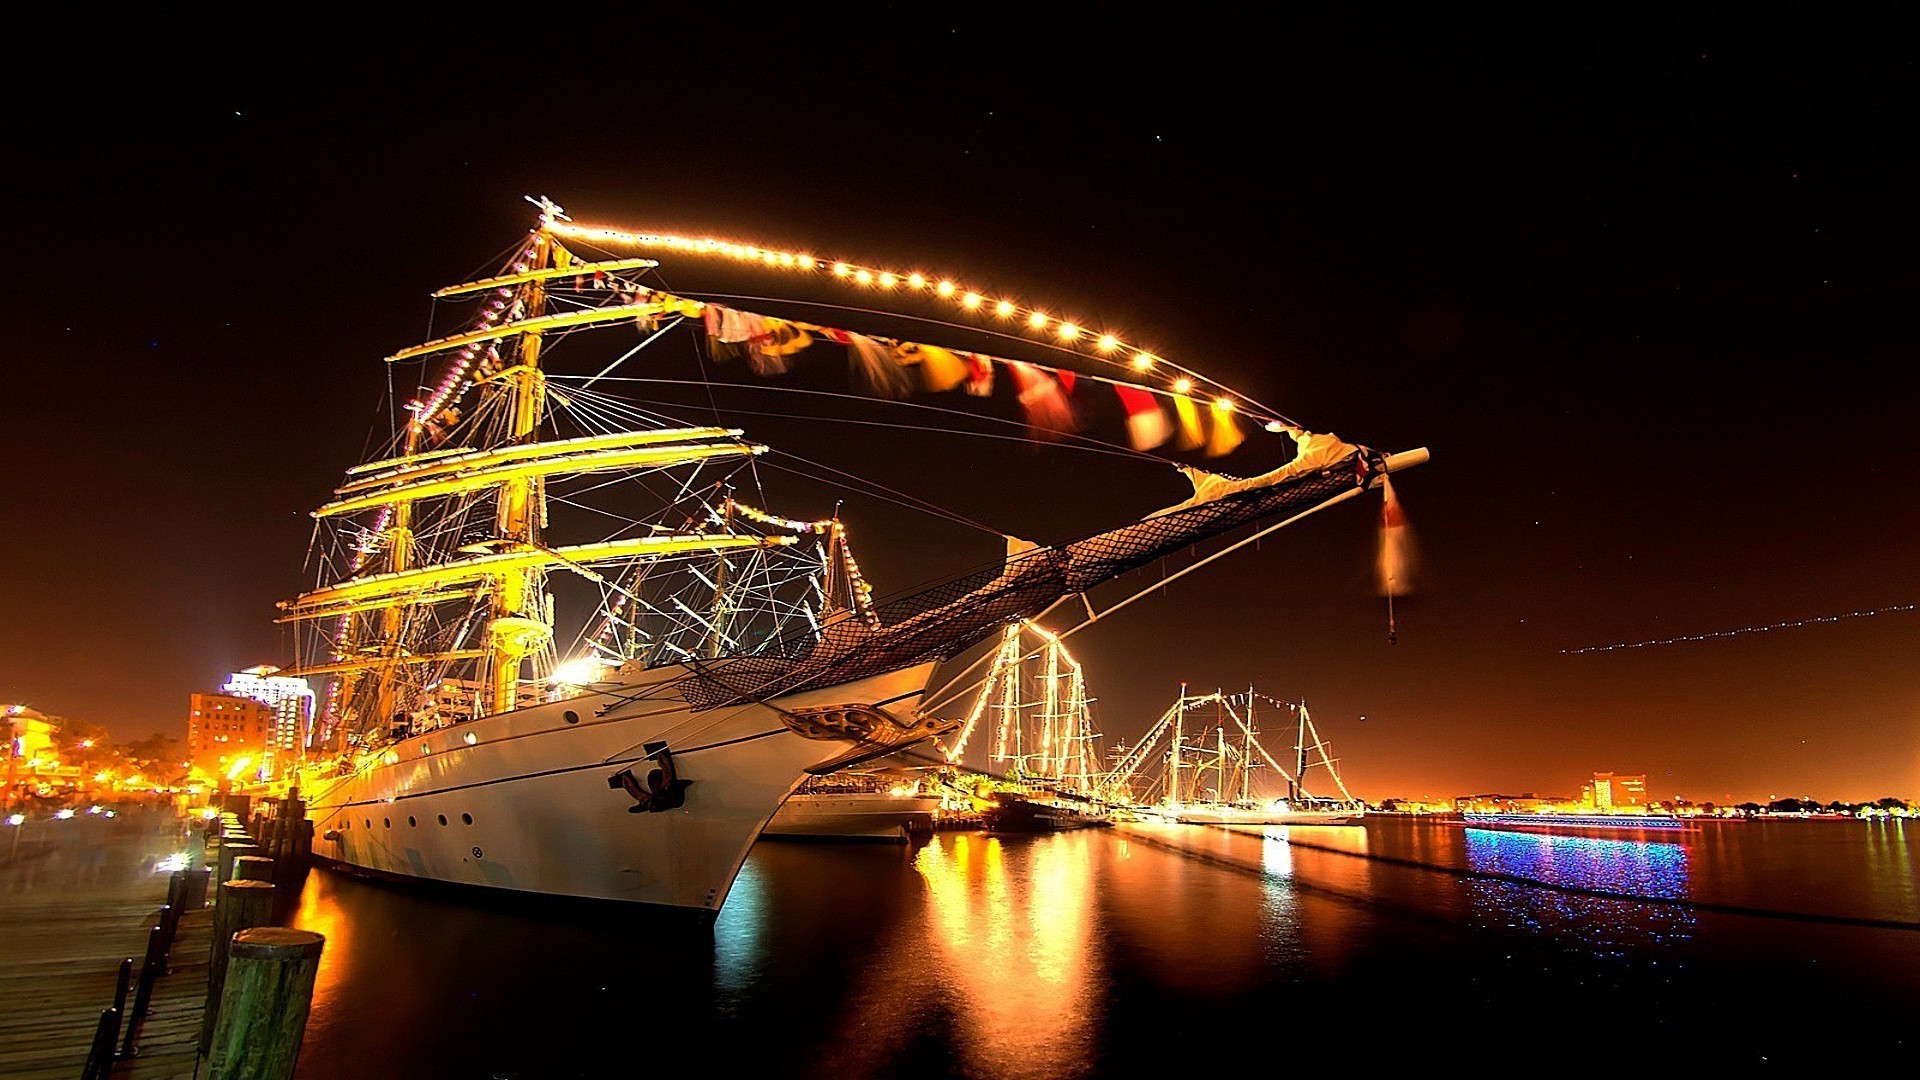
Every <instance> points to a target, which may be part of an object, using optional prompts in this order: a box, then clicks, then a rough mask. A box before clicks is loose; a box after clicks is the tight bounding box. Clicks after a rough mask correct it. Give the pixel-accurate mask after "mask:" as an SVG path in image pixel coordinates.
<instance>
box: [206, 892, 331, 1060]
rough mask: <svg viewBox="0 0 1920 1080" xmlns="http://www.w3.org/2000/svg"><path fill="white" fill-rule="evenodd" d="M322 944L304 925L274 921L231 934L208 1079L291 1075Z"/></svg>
mask: <svg viewBox="0 0 1920 1080" xmlns="http://www.w3.org/2000/svg"><path fill="white" fill-rule="evenodd" d="M325 944H326V939H325V938H324V937H322V936H321V935H319V934H316V933H313V932H312V931H310V930H289V929H286V928H283V927H277V926H274V927H259V928H256V929H252V930H243V931H241V932H240V933H239V934H237V935H235V937H234V939H233V947H232V951H231V953H230V957H229V960H228V968H227V977H226V985H225V987H224V988H223V989H222V990H221V994H220V1009H219V1020H218V1022H217V1023H216V1024H215V1026H214V1032H213V1041H212V1045H211V1047H210V1048H209V1050H208V1052H207V1069H208V1076H209V1077H211V1078H212V1080H241V1078H244V1080H287V1078H289V1077H291V1076H293V1066H294V1062H295V1061H296V1060H297V1059H298V1058H299V1056H300V1040H301V1039H302V1037H304V1036H305V1034H306V1030H307V1013H308V1011H309V1009H310V1008H311V1007H312V1005H313V982H314V976H315V974H316V973H317V972H318V971H319V969H320V950H321V947H322V946H324V945H325Z"/></svg>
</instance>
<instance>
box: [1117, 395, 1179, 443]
mask: <svg viewBox="0 0 1920 1080" xmlns="http://www.w3.org/2000/svg"><path fill="white" fill-rule="evenodd" d="M1113 392H1114V393H1116V394H1118V395H1119V396H1120V406H1121V407H1122V408H1124V409H1126V410H1127V437H1128V439H1130V440H1131V441H1132V443H1133V448H1134V449H1135V450H1151V449H1153V448H1154V447H1156V446H1159V445H1160V444H1161V443H1164V442H1166V441H1167V440H1168V439H1170V438H1172V437H1173V427H1172V425H1170V424H1168V423H1167V414H1166V413H1165V412H1162V411H1161V409H1160V403H1159V402H1158V401H1155V400H1154V397H1153V394H1152V393H1150V392H1148V391H1146V390H1142V389H1140V388H1139V387H1137V386H1127V385H1124V384H1121V383H1115V384H1114V386H1113Z"/></svg>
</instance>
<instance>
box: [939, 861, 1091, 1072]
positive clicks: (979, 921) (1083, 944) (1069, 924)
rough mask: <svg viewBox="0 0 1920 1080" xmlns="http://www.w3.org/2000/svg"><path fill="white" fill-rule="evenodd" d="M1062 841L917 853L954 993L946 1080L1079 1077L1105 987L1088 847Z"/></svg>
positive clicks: (944, 971)
mask: <svg viewBox="0 0 1920 1080" xmlns="http://www.w3.org/2000/svg"><path fill="white" fill-rule="evenodd" d="M1103 841H1104V838H1102V837H1091V836H1089V835H1088V834H1087V833H1084V832H1083V833H1068V834H1063V835H1058V836H1049V837H1043V838H1039V839H1035V840H1033V841H1031V842H1024V841H1023V842H1020V843H1017V844H1013V845H1008V844H1006V843H1004V842H1003V841H1001V840H1000V839H999V838H997V837H985V838H982V837H979V836H969V835H964V834H947V835H945V836H942V837H939V838H937V839H936V840H935V842H933V843H931V844H928V845H927V846H926V847H924V848H922V849H921V850H920V852H919V854H918V855H917V856H916V857H915V859H914V869H916V870H917V871H919V873H920V876H921V878H922V879H923V880H924V881H925V882H926V887H927V895H928V901H929V902H928V905H927V913H928V914H927V917H928V919H929V921H930V926H929V929H930V931H931V933H930V935H929V936H930V937H931V938H932V939H933V941H934V942H935V943H936V944H935V949H936V951H937V953H938V955H937V956H936V958H935V962H936V965H937V972H938V978H939V979H940V980H941V981H942V982H943V983H944V984H946V985H948V986H950V987H952V988H953V990H954V991H955V994H956V995H957V1000H956V1002H955V1016H954V1020H955V1023H956V1027H957V1031H956V1033H955V1034H956V1040H955V1041H956V1043H957V1048H958V1051H959V1053H961V1054H962V1055H964V1056H965V1059H966V1060H965V1061H964V1062H957V1063H956V1065H957V1068H956V1069H955V1072H956V1073H960V1074H985V1075H994V1076H1008V1077H1021V1076H1031V1077H1052V1076H1061V1075H1066V1074H1071V1073H1075V1072H1078V1071H1080V1070H1081V1069H1082V1068H1083V1067H1084V1065H1085V1063H1086V1060H1087V1055H1088V1053H1089V1052H1090V1047H1091V1043H1092V1039H1093V1035H1094V1022H1095V1017H1096V1009H1097V1006H1098V1002H1097V1001H1096V1000H1095V999H1096V997H1097V994H1096V990H1097V988H1098V987H1099V986H1101V985H1103V978H1102V976H1101V973H1100V966H1101V964H1102V958H1101V956H1100V954H1099V951H1098V950H1097V949H1096V948H1095V947H1094V933H1093V925H1094V917H1095V907H1096V904H1095V898H1094V896H1093V895H1092V884H1093V876H1094V873H1095V868H1094V866H1093V844H1094V843H1098V842H1103Z"/></svg>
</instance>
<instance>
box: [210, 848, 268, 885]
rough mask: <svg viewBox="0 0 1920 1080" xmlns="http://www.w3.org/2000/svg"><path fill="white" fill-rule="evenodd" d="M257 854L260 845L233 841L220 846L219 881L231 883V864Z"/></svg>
mask: <svg viewBox="0 0 1920 1080" xmlns="http://www.w3.org/2000/svg"><path fill="white" fill-rule="evenodd" d="M258 854H260V845H259V844H254V843H249V842H247V841H245V840H240V841H235V842H233V843H230V844H221V845H220V880H221V881H223V882H225V881H232V880H233V873H234V871H233V864H234V863H235V862H236V861H237V860H239V859H240V858H242V857H243V856H247V855H258Z"/></svg>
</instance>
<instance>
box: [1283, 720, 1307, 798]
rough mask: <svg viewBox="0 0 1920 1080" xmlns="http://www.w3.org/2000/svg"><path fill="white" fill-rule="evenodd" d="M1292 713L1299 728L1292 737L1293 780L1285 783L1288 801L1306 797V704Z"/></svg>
mask: <svg viewBox="0 0 1920 1080" xmlns="http://www.w3.org/2000/svg"><path fill="white" fill-rule="evenodd" d="M1294 711H1295V712H1296V713H1298V714H1299V716H1300V726H1299V728H1298V729H1297V731H1296V733H1295V734H1294V737H1293V778H1292V779H1291V780H1289V781H1287V792H1288V796H1289V799H1290V800H1293V799H1300V798H1302V797H1306V795H1307V703H1306V702H1304V701H1302V702H1301V703H1300V706H1299V708H1297V709H1295V710H1294Z"/></svg>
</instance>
